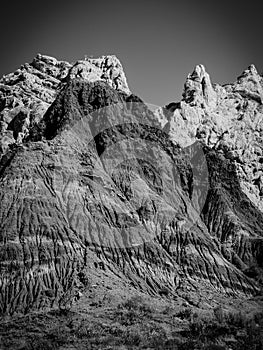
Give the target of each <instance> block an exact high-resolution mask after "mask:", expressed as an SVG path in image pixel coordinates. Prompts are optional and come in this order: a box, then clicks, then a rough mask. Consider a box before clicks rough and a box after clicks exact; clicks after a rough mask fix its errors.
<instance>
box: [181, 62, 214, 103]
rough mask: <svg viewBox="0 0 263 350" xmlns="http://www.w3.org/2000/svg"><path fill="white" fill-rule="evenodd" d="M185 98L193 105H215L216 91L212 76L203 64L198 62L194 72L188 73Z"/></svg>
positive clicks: (184, 92)
mask: <svg viewBox="0 0 263 350" xmlns="http://www.w3.org/2000/svg"><path fill="white" fill-rule="evenodd" d="M183 99H184V101H185V102H187V103H190V104H191V105H193V106H201V107H213V106H215V104H216V93H215V91H214V89H213V86H212V83H211V80H210V76H209V74H208V73H207V72H206V70H205V67H204V66H203V65H202V64H198V65H197V66H196V67H195V69H194V71H193V72H192V74H189V75H188V77H187V79H186V82H185V85H184V91H183Z"/></svg>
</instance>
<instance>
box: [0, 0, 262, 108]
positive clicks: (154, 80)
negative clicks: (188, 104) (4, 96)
mask: <svg viewBox="0 0 263 350" xmlns="http://www.w3.org/2000/svg"><path fill="white" fill-rule="evenodd" d="M262 9H263V1H262V0H261V1H253V0H250V1H246V2H244V1H242V0H241V1H236V0H234V1H231V0H228V1H225V0H218V1H216V2H214V1H212V0H210V1H208V0H202V1H200V0H199V1H198V0H187V1H177V0H173V1H172V0H159V1H155V0H152V1H144V0H141V1H137V0H134V1H125V0H116V1H115V0H111V1H103V0H93V1H89V0H86V1H81V0H74V1H70V2H69V1H60V0H59V1H56V0H53V1H50V0H45V1H36V0H34V1H32V0H29V1H20V0H13V1H3V3H2V4H1V20H0V30H1V54H0V76H2V75H3V74H7V73H9V72H12V71H14V70H15V69H17V68H19V67H20V66H21V64H23V63H25V62H31V61H32V59H33V57H35V56H36V54H37V53H41V54H46V55H49V56H54V57H56V58H57V59H59V60H66V61H70V62H73V61H75V60H78V59H83V58H84V55H93V56H94V57H98V56H101V55H107V54H115V55H116V56H117V57H118V58H119V59H120V61H121V63H122V65H123V67H124V70H125V73H126V77H127V80H128V84H129V87H130V89H131V90H132V92H133V93H135V94H137V95H138V96H140V97H141V98H142V99H143V100H144V101H145V102H146V103H152V104H155V105H165V104H167V103H169V102H172V101H179V100H180V99H181V95H182V90H183V85H184V82H185V80H186V77H187V75H188V74H189V73H191V72H192V71H193V69H194V67H195V65H197V64H200V63H201V64H204V65H205V67H206V70H207V71H208V73H209V74H210V76H211V79H212V82H214V83H220V84H225V83H230V82H234V81H235V80H236V78H237V77H238V76H239V75H240V74H241V73H242V72H243V71H244V70H245V69H246V68H247V67H248V66H249V65H250V64H251V63H253V64H255V66H256V67H257V69H258V71H259V73H260V74H262V71H263V42H262V34H263V26H262V17H263V15H262V13H263V12H262Z"/></svg>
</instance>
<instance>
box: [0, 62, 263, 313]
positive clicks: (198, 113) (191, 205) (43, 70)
mask: <svg viewBox="0 0 263 350" xmlns="http://www.w3.org/2000/svg"><path fill="white" fill-rule="evenodd" d="M251 76H253V79H254V80H253V79H252V78H251ZM252 80H253V82H252ZM254 81H257V84H258V85H256V83H255V82H254ZM260 87H262V84H261V78H260V77H259V76H258V74H257V73H256V72H255V69H254V68H253V67H251V68H250V70H249V71H246V72H245V73H244V74H243V75H242V76H241V77H240V78H239V80H238V82H237V83H236V84H235V85H230V86H225V87H220V86H214V85H213V84H211V82H210V78H209V76H208V74H207V73H206V72H205V69H204V67H203V66H197V67H196V69H195V71H194V72H193V73H192V75H189V76H188V78H187V81H186V84H185V89H184V93H183V100H182V101H181V102H180V103H171V104H170V105H168V106H167V107H165V108H161V109H159V110H157V111H155V112H152V111H151V110H150V109H149V108H148V107H147V105H146V104H144V103H143V101H142V100H140V98H138V97H137V96H135V95H133V94H131V93H130V90H129V88H128V86H127V82H126V78H125V75H124V72H123V70H122V67H121V64H120V62H119V61H118V59H117V58H116V57H115V56H105V57H102V58H99V59H87V60H83V61H78V62H77V63H75V64H73V65H71V64H69V63H67V62H58V61H57V60H56V59H54V58H51V57H48V56H41V55H38V56H37V57H36V58H35V59H34V60H33V62H32V63H31V64H27V65H25V66H23V67H21V69H19V70H18V71H17V72H15V73H13V74H9V75H7V76H5V77H3V78H2V79H1V81H0V106H1V114H0V118H1V139H0V140H1V147H2V148H1V162H0V201H1V207H0V224H1V229H0V239H1V257H0V268H1V274H0V290H1V294H0V311H1V313H13V312H17V311H21V312H26V311H28V310H31V309H41V308H45V307H52V306H56V305H57V304H60V303H62V302H63V300H64V299H63V298H65V295H66V294H67V293H71V296H74V295H73V294H74V293H76V291H78V290H82V289H83V288H84V286H85V281H87V280H89V279H91V276H93V275H94V273H95V272H96V273H97V274H98V275H99V276H100V278H101V279H100V281H101V284H102V285H103V276H104V275H105V274H107V276H108V277H109V278H111V279H112V280H113V279H114V280H115V281H117V284H119V285H125V286H126V288H133V289H137V290H141V291H144V292H146V293H148V294H151V295H153V294H161V295H163V294H165V295H166V296H167V295H169V296H171V297H176V296H184V297H186V294H187V299H188V302H189V303H191V304H193V305H202V306H205V305H207V304H206V302H207V298H210V299H213V296H214V295H220V296H221V297H222V298H224V297H225V295H227V296H229V295H232V296H239V297H245V296H251V295H253V294H255V293H257V292H258V291H259V289H260V281H259V272H260V268H262V249H263V245H262V227H263V214H262V212H261V202H260V198H261V197H260V185H257V183H259V184H260V182H255V181H254V180H253V179H252V178H251V177H249V176H248V175H247V174H248V173H249V172H252V173H253V174H254V175H253V176H254V177H255V179H257V178H258V177H257V176H259V175H258V174H259V173H258V172H259V171H260V169H259V167H260V166H261V162H260V159H261V158H260V155H261V154H259V153H260V150H261V149H262V148H261V146H260V142H259V141H260V132H261V130H259V128H260V126H259V125H260V122H261V119H260V116H261V114H260V113H261V100H260V99H261V96H262V94H261V90H260ZM238 104H239V107H237V106H238ZM256 113H258V114H256ZM241 115H242V122H244V125H243V129H241V126H240V125H241V124H240V120H241V119H240V118H241V117H240V116H241ZM252 115H253V118H254V119H253V118H252ZM222 118H223V119H222ZM252 119H253V120H252ZM248 125H249V126H250V128H251V133H250V135H252V136H251V137H252V138H253V140H258V144H257V146H256V145H255V144H254V143H253V148H252V146H251V147H250V148H249V147H248V146H247V144H246V141H245V140H247V139H248V136H247V130H246V128H245V127H247V126H248ZM253 128H254V129H253ZM255 128H257V130H259V131H258V134H256V133H255V132H254V130H255ZM234 130H237V132H236V134H235V137H234V139H233V137H230V134H231V132H234ZM241 130H243V133H241ZM225 135H227V136H225ZM256 135H258V138H257V137H256ZM225 137H226V138H225ZM240 138H242V142H239V139H240ZM242 152H243V153H242ZM245 154H247V156H246V155H245ZM238 155H239V157H240V158H238ZM249 157H250V158H249ZM253 157H254V158H253ZM252 158H253V159H254V160H253V162H251V161H250V162H249V161H248V159H252ZM238 159H241V161H240V162H239V161H238ZM254 163H255V164H256V165H255V167H257V172H255V171H254V168H253V164H254ZM240 168H241V169H247V172H246V173H244V174H241V172H240V171H241V170H240ZM248 168H249V169H248ZM253 181H254V182H253ZM258 181H259V180H258ZM249 186H251V188H252V189H253V191H254V192H253V193H252V194H251V192H248V188H250V187H249ZM256 186H258V188H259V189H258V190H257V188H256ZM94 271H95V272H94ZM73 289H74V293H73V294H72V290H73ZM164 291H165V293H164ZM211 303H212V301H211Z"/></svg>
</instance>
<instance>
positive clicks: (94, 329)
mask: <svg viewBox="0 0 263 350" xmlns="http://www.w3.org/2000/svg"><path fill="white" fill-rule="evenodd" d="M0 348H1V350H2V349H3V350H5V349H12V350H18V349H19V350H37V349H38V350H39V349H41V350H51V349H52V350H53V349H60V350H61V349H73V348H74V349H79V350H82V349H83V350H84V349H85V350H89V349H108V350H109V349H112V350H117V349H119V350H126V349H127V350H130V349H159V350H164V349H165V350H188V349H192V350H229V349H232V350H247V349H249V350H262V349H263V312H262V311H260V310H259V311H258V312H257V313H255V314H253V315H248V314H244V313H243V312H242V311H232V312H226V311H225V310H223V309H222V307H217V308H215V309H214V311H213V313H210V314H206V315H204V314H202V313H201V310H198V309H191V308H190V307H184V308H181V309H176V308H173V307H170V306H169V305H166V306H165V305H162V306H161V307H160V305H159V306H158V308H156V307H155V305H154V303H150V302H149V301H147V300H146V299H144V298H142V297H141V296H133V297H131V298H129V299H127V300H125V301H123V302H120V303H119V304H118V305H115V306H108V307H106V306H105V305H104V306H103V307H101V308H97V307H96V308H94V309H93V310H91V311H90V313H89V312H88V313H86V314H84V313H83V314H82V313H77V312H73V311H71V310H68V312H67V313H61V310H59V309H58V310H57V311H50V312H47V313H34V314H31V315H30V314H28V315H26V316H20V317H17V318H13V319H10V320H5V321H4V320H3V322H1V323H0Z"/></svg>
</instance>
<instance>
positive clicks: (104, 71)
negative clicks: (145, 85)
mask: <svg viewBox="0 0 263 350" xmlns="http://www.w3.org/2000/svg"><path fill="white" fill-rule="evenodd" d="M68 78H69V79H74V78H82V79H84V80H87V81H90V82H94V81H99V80H101V81H104V82H106V83H107V84H109V85H110V87H112V88H114V89H116V90H120V91H122V92H124V93H126V94H127V95H129V94H130V93H131V91H130V89H129V87H128V84H127V80H126V77H125V74H124V71H123V68H122V65H121V63H120V61H119V60H118V58H117V57H116V56H114V55H109V56H102V57H99V58H87V59H85V60H80V61H77V62H76V63H75V64H74V65H73V67H72V68H71V69H70V72H69V75H68Z"/></svg>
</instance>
